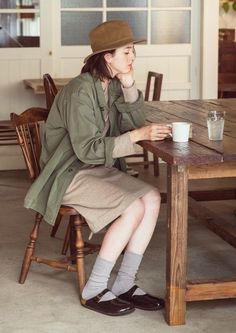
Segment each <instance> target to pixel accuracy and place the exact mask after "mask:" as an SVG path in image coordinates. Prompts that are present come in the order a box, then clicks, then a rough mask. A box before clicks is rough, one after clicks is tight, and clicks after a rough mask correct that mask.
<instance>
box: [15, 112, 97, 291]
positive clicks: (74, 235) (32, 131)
mask: <svg viewBox="0 0 236 333" xmlns="http://www.w3.org/2000/svg"><path fill="white" fill-rule="evenodd" d="M47 116H48V110H47V109H44V108H30V109H27V110H26V111H24V112H23V113H22V114H20V115H17V114H15V113H11V121H12V123H13V125H14V126H15V128H16V133H17V138H18V142H19V144H20V147H21V149H22V152H23V156H24V159H25V162H26V165H27V168H28V171H29V174H30V178H31V179H32V180H34V179H36V178H37V177H38V175H39V173H40V165H39V157H40V152H41V135H40V133H41V127H42V126H41V124H43V123H44V122H45V121H46V119H47ZM58 216H59V219H60V220H61V217H62V216H66V217H68V218H69V225H70V245H71V256H70V257H68V258H65V257H63V259H62V260H51V259H48V258H42V257H39V256H36V255H35V245H36V242H37V239H38V235H39V227H40V223H41V221H42V219H43V216H42V215H41V214H39V213H36V216H35V222H34V227H33V229H32V232H31V234H30V241H29V243H28V246H27V248H26V251H25V256H24V260H23V264H22V269H21V273H20V278H19V283H24V282H25V280H26V278H27V274H28V271H29V268H30V265H31V262H32V261H35V262H37V263H43V264H46V265H48V266H51V267H53V268H58V269H65V270H67V271H72V272H76V273H77V277H78V286H79V291H80V293H81V291H82V289H83V287H84V285H85V270H84V256H85V255H86V254H89V253H93V252H95V251H98V250H99V248H100V245H96V244H89V243H85V242H84V241H83V237H82V232H81V227H82V226H86V225H87V223H86V221H85V219H84V218H83V217H82V216H81V215H80V214H79V213H78V212H77V211H76V210H75V209H73V208H71V207H68V206H64V205H63V206H61V207H60V211H59V214H58ZM72 260H74V261H75V262H76V265H75V266H74V265H72V264H71V262H73V261H72Z"/></svg>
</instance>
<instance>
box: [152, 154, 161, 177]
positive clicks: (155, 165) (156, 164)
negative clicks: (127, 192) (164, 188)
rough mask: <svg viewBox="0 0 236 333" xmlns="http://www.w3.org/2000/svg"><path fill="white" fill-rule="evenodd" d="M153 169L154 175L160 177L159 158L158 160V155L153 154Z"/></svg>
mask: <svg viewBox="0 0 236 333" xmlns="http://www.w3.org/2000/svg"><path fill="white" fill-rule="evenodd" d="M153 169H154V176H155V177H158V176H159V174H160V171H159V160H158V157H157V156H155V155H153Z"/></svg>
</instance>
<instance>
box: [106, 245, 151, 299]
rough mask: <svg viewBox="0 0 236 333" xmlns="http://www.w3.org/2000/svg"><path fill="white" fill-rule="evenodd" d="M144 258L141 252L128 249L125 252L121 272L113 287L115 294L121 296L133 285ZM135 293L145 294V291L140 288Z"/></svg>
mask: <svg viewBox="0 0 236 333" xmlns="http://www.w3.org/2000/svg"><path fill="white" fill-rule="evenodd" d="M142 258H143V256H142V255H140V254H136V253H132V252H128V251H126V252H125V254H124V257H123V261H122V263H121V266H120V269H119V272H118V274H117V277H116V280H115V282H114V284H113V287H112V292H113V294H115V295H116V296H119V295H121V294H123V293H125V292H126V291H128V290H129V289H130V288H132V287H133V285H134V284H135V277H136V274H137V271H138V268H139V266H140V263H141V261H142ZM134 294H135V295H144V294H145V292H144V291H143V290H142V289H140V288H138V289H136V290H135V292H134Z"/></svg>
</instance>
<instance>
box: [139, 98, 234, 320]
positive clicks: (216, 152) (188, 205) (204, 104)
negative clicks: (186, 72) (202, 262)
mask: <svg viewBox="0 0 236 333" xmlns="http://www.w3.org/2000/svg"><path fill="white" fill-rule="evenodd" d="M145 105H146V110H145V112H146V119H147V121H148V122H161V123H163V122H164V123H171V122H173V121H188V122H191V123H192V124H193V137H192V138H191V139H190V141H189V142H188V143H174V142H173V141H172V140H171V139H166V140H164V141H159V142H157V141H156V142H151V141H142V142H140V143H139V144H140V145H141V146H142V147H144V148H145V149H147V150H148V151H150V152H152V153H153V154H155V155H156V156H158V157H160V158H162V159H163V160H164V161H165V162H166V163H167V215H168V231H167V259H166V308H165V315H166V321H167V323H168V324H169V325H182V324H184V323H185V314H186V302H189V301H198V300H211V299H217V298H233V297H236V276H235V277H233V278H232V277H231V278H229V279H227V280H224V281H222V280H211V281H208V280H207V281H199V280H197V281H188V280H187V276H186V262H187V227H188V213H190V214H191V215H194V216H195V217H196V218H198V219H199V220H200V221H201V222H203V223H204V224H205V225H206V226H207V227H208V228H210V229H211V230H213V231H214V232H216V233H217V234H218V235H219V236H220V237H222V238H223V239H224V240H226V241H227V242H229V243H230V244H231V245H232V246H234V247H236V228H235V227H234V228H233V227H232V224H229V223H227V221H225V220H224V219H223V218H221V219H220V218H219V216H217V214H213V213H212V212H210V211H209V210H207V209H206V208H204V207H199V205H200V204H199V203H197V202H196V201H195V200H193V199H192V198H188V180H189V179H208V178H217V177H219V178H221V177H236V99H219V100H205V101H204V100H190V101H170V102H147V103H146V104H145ZM208 110H224V111H226V121H225V131H224V139H223V141H209V140H208V135H207V128H206V114H207V111H208ZM199 319H200V318H199Z"/></svg>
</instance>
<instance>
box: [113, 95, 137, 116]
mask: <svg viewBox="0 0 236 333" xmlns="http://www.w3.org/2000/svg"><path fill="white" fill-rule="evenodd" d="M115 106H116V107H117V110H118V111H119V112H121V113H129V112H133V111H136V110H137V109H141V108H142V107H143V94H142V92H141V91H140V90H138V99H137V100H136V101H135V102H133V103H127V102H125V101H124V97H123V96H121V97H119V98H118V99H117V101H116V102H115Z"/></svg>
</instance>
